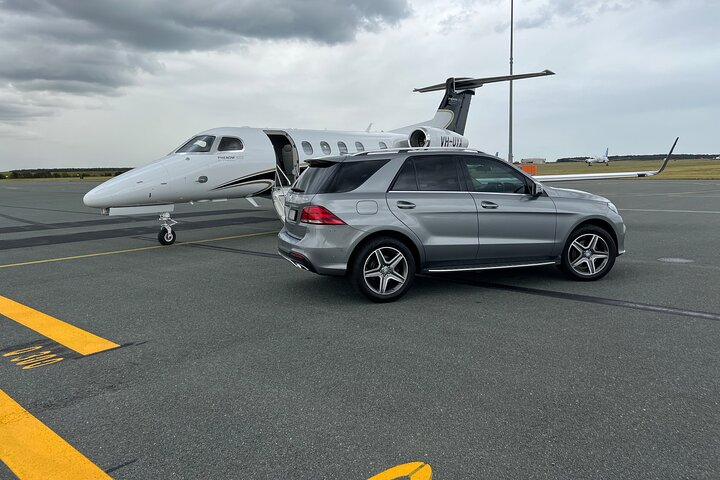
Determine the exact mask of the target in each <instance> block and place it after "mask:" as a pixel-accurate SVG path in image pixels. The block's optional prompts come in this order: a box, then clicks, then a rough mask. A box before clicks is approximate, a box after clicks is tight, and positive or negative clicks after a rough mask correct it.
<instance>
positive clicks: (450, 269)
mask: <svg viewBox="0 0 720 480" xmlns="http://www.w3.org/2000/svg"><path fill="white" fill-rule="evenodd" d="M557 264H558V262H557V261H555V260H550V261H547V260H546V261H542V262H529V263H527V262H526V263H508V264H504V265H478V266H475V267H438V268H428V269H427V270H426V271H427V272H428V273H450V272H472V271H476V270H500V269H504V268H523V267H540V266H543V265H557Z"/></svg>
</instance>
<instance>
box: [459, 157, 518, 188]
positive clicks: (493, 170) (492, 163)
mask: <svg viewBox="0 0 720 480" xmlns="http://www.w3.org/2000/svg"><path fill="white" fill-rule="evenodd" d="M460 158H461V163H462V164H464V165H465V166H466V167H467V173H468V175H469V177H470V178H469V181H468V186H469V187H470V191H474V192H489V193H520V194H525V193H530V192H529V189H528V186H527V182H526V181H525V177H523V175H522V174H520V173H518V172H517V171H515V169H514V167H511V166H510V165H506V164H504V163H503V162H500V161H498V160H493V159H491V158H483V157H470V156H462V157H460Z"/></svg>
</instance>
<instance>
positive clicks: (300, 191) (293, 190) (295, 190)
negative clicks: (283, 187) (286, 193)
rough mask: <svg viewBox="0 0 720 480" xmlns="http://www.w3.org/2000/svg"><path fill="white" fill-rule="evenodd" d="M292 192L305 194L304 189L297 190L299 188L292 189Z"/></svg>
mask: <svg viewBox="0 0 720 480" xmlns="http://www.w3.org/2000/svg"><path fill="white" fill-rule="evenodd" d="M290 191H292V192H295V193H305V190H303V189H302V188H297V187H292V188H291V189H290Z"/></svg>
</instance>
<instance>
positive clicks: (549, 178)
mask: <svg viewBox="0 0 720 480" xmlns="http://www.w3.org/2000/svg"><path fill="white" fill-rule="evenodd" d="M679 139H680V137H677V138H676V139H675V142H674V143H673V144H672V148H670V151H669V152H668V154H667V156H666V157H665V160H663V162H662V165H660V168H658V169H657V170H651V171H642V172H611V173H578V174H574V173H570V174H563V175H534V176H533V178H534V179H535V180H538V181H540V182H569V181H572V180H606V179H612V178H640V177H654V176H655V175H659V174H660V173H661V172H662V171H663V170H665V167H666V166H667V164H668V160H670V155H672V153H673V150H675V145H677V142H678V140H679Z"/></svg>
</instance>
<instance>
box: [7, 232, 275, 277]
mask: <svg viewBox="0 0 720 480" xmlns="http://www.w3.org/2000/svg"><path fill="white" fill-rule="evenodd" d="M272 233H277V231H274V232H259V233H247V234H245V235H233V236H230V237H217V238H209V239H207V240H192V241H189V242H177V243H175V244H173V245H153V246H152V247H138V248H128V249H125V250H114V251H111V252H98V253H86V254H84V255H75V256H73V257H60V258H48V259H46V260H33V261H30V262H21V263H9V264H6V265H0V268H10V267H24V266H26V265H37V264H39V263H51V262H64V261H66V260H78V259H81V258H91V257H101V256H103V255H117V254H118V253H131V252H142V251H143V250H155V249H157V248H169V247H174V246H180V245H193V244H196V243H210V242H219V241H221V240H233V239H236V238H247V237H257V236H259V235H270V234H272Z"/></svg>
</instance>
